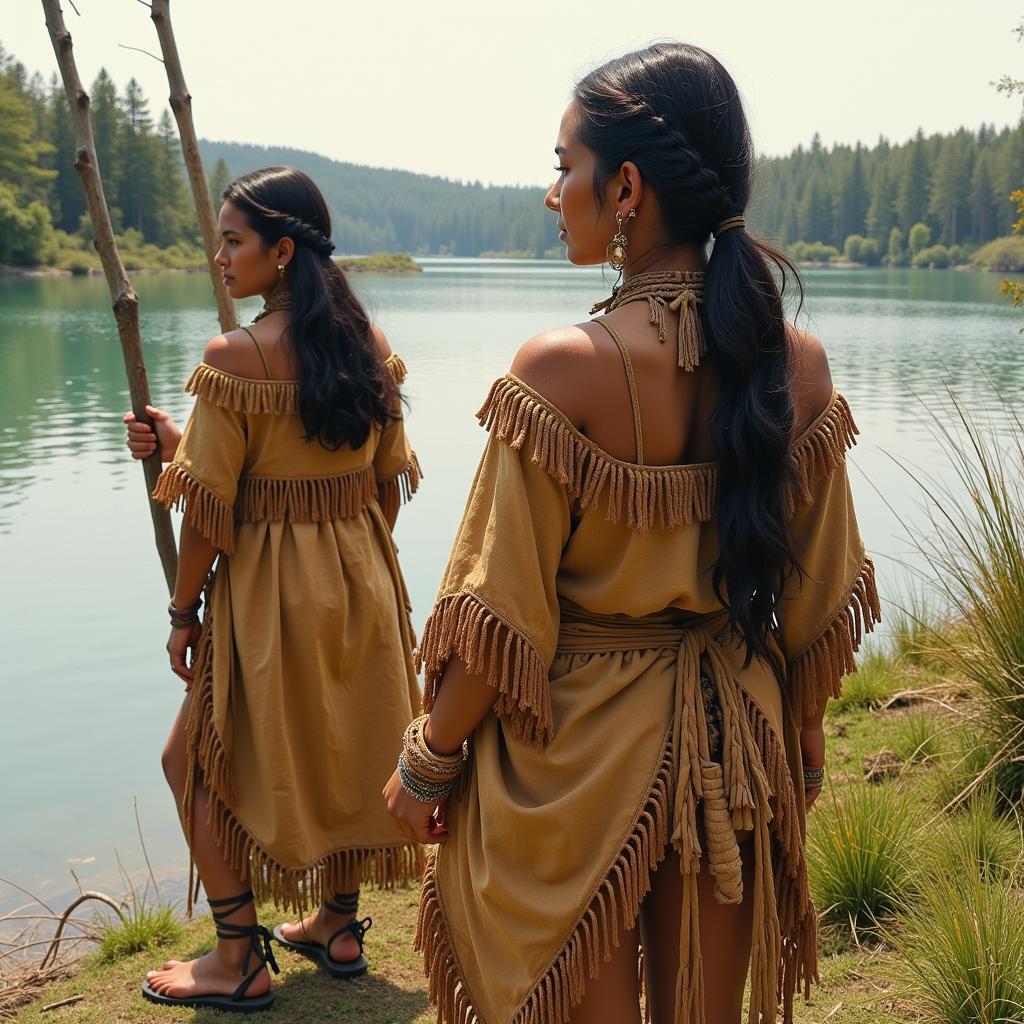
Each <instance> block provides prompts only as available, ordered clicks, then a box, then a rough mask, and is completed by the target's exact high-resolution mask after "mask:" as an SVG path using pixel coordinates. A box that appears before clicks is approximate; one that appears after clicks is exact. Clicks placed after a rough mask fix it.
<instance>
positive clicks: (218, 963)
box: [146, 949, 270, 999]
mask: <svg viewBox="0 0 1024 1024" xmlns="http://www.w3.org/2000/svg"><path fill="white" fill-rule="evenodd" d="M258 962H259V961H257V963H258ZM146 980H147V981H148V982H149V987H150V988H152V989H153V990H154V991H156V992H159V993H160V994H161V995H164V996H171V997H172V998H174V999H195V998H196V997H197V996H230V995H233V994H234V991H235V989H236V988H238V986H239V985H240V984H241V983H242V982H243V981H244V980H245V975H244V974H242V970H241V965H240V963H239V962H237V961H235V960H231V961H229V960H228V958H227V957H225V956H224V955H223V954H222V953H221V952H220V950H219V949H214V950H211V951H210V952H209V953H207V954H206V955H205V956H201V957H199V959H198V960H168V961H167V963H165V964H164V965H163V967H162V968H161V969H160V970H159V971H150V972H149V973H148V974H147V975H146ZM269 988H270V972H269V971H268V970H267V968H266V966H264V967H263V969H262V970H261V971H260V973H259V974H257V975H256V977H255V978H253V979H252V983H251V984H250V985H249V987H248V988H247V989H246V990H245V995H244V996H243V997H242V998H243V999H248V998H249V997H255V996H261V995H263V994H264V993H265V992H266V991H267V990H268V989H269Z"/></svg>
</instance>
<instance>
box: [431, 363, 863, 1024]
mask: <svg viewBox="0 0 1024 1024" xmlns="http://www.w3.org/2000/svg"><path fill="white" fill-rule="evenodd" d="M627 370H628V364H627ZM633 402H634V411H636V409H637V405H636V399H635V395H634V396H633ZM478 416H479V418H480V420H481V422H482V424H483V425H484V427H485V428H486V429H487V430H488V431H489V437H488V440H487V446H486V448H485V450H484V454H483V457H482V459H481V462H480V466H479V469H478V471H477V476H476V479H475V481H474V484H473V488H472V492H471V495H470V498H469V502H468V505H467V507H466V511H465V514H464V517H463V520H462V524H461V527H460V529H459V532H458V534H457V537H456V540H455V544H454V547H453V550H452V554H451V558H450V561H449V563H448V567H447V570H446V572H445V575H444V578H443V581H442V584H441V588H440V592H439V595H438V600H437V604H436V606H435V608H434V611H433V613H432V614H431V616H430V618H429V620H428V622H427V624H426V627H425V629H424V633H423V637H422V642H421V646H420V651H419V655H420V658H421V660H422V663H423V668H424V673H425V687H426V692H425V704H426V706H427V707H428V708H429V707H430V706H431V705H432V703H433V700H434V697H435V696H436V691H437V686H438V683H439V681H440V679H441V676H442V674H443V671H444V666H445V662H446V661H447V659H448V658H450V657H451V656H453V655H458V656H459V657H460V658H461V659H462V660H463V661H464V662H465V663H466V664H467V665H468V667H469V668H470V669H471V670H475V671H477V672H480V671H483V670H484V668H485V667H486V669H487V671H488V672H489V682H490V683H491V684H492V685H493V686H495V687H496V688H497V689H498V691H499V697H498V701H497V704H496V707H495V713H494V714H489V715H488V716H487V717H486V718H485V719H484V720H483V722H482V723H481V724H480V726H479V727H478V728H477V730H476V732H475V733H474V735H473V737H472V761H471V770H470V774H469V777H468V779H467V780H466V787H465V790H464V791H463V792H462V793H461V794H460V795H459V796H458V797H457V798H453V799H452V800H451V802H450V807H449V812H448V823H449V829H450V838H449V840H448V842H447V843H446V844H445V845H443V846H441V847H439V848H438V852H437V854H436V857H435V858H434V859H433V860H431V861H430V862H428V866H427V872H426V875H425V879H424V887H423V898H422V903H421V910H420V919H419V928H418V934H417V944H418V947H419V948H420V949H421V950H422V951H423V953H424V955H425V960H426V969H427V975H428V978H429V984H430V995H431V998H432V1000H433V1001H434V1002H435V1003H436V1004H437V1006H438V1018H439V1020H440V1021H442V1022H444V1024H510V1022H511V1024H560V1022H563V1021H565V1020H566V1018H567V1016H568V1014H569V1011H570V1009H571V1007H572V1006H574V1005H576V1004H577V1003H578V1002H579V1000H580V999H581V998H582V995H583V991H584V988H585V986H586V984H587V979H588V977H593V976H594V975H595V973H596V972H597V971H598V970H599V969H600V966H601V964H602V963H603V961H604V959H605V958H606V957H607V955H608V951H609V949H610V948H611V946H612V945H617V944H618V942H619V933H620V930H622V929H625V928H629V927H631V926H632V925H633V923H634V922H635V921H636V919H637V915H638V912H639V907H640V903H641V901H642V900H643V898H644V895H645V894H646V893H647V892H648V890H649V887H650V879H651V874H652V872H653V870H654V869H655V867H656V866H657V864H658V862H659V861H660V860H661V859H662V858H663V857H664V855H665V854H666V851H667V848H668V844H669V843H671V844H672V846H674V847H675V849H676V850H677V851H678V852H679V854H680V858H681V866H682V870H683V873H684V886H683V889H684V894H685V895H684V906H683V908H682V934H681V946H680V948H681V950H682V951H683V952H682V955H683V964H682V971H681V973H680V977H679V983H678V989H677V993H676V1019H677V1022H678V1024H702V1022H703V1020H704V1016H703V1005H704V1003H703V992H702V971H701V942H700V935H699V920H698V914H697V882H696V873H697V872H698V871H708V870H710V871H711V872H712V873H713V874H714V875H715V879H716V896H717V898H718V899H719V901H720V902H732V903H737V902H740V901H741V899H742V898H743V893H742V878H741V864H740V855H739V849H738V847H737V844H736V839H735V832H734V830H753V839H752V842H751V844H749V847H745V849H750V850H751V855H752V856H753V857H754V859H755V865H754V873H753V877H754V893H753V899H754V937H753V951H752V965H751V972H752V973H751V1002H750V1017H749V1020H750V1021H751V1022H758V1021H774V1020H775V1019H776V1006H777V1003H781V1004H782V1007H783V1014H784V1018H785V1020H786V1021H787V1022H788V1021H790V1020H791V1019H792V1002H793V995H794V992H795V990H796V989H797V988H798V987H800V988H803V989H804V990H805V991H807V990H809V985H810V983H811V981H812V980H816V976H817V965H816V949H815V942H816V931H815V911H814V907H813V904H812V902H811V899H810V897H809V895H808V890H807V873H806V866H805V861H804V804H803V799H802V793H803V785H802V764H801V755H800V748H799V723H800V721H801V717H802V716H803V715H806V714H809V713H811V712H812V711H813V710H814V709H816V708H818V707H820V706H821V704H822V702H823V701H825V700H826V699H827V697H828V696H829V695H830V694H834V693H837V692H838V689H839V684H840V679H841V678H842V676H843V675H844V674H845V673H848V672H850V671H852V669H853V653H854V651H855V650H856V648H857V646H858V644H859V642H860V639H861V632H862V630H863V629H870V628H871V627H872V626H873V624H874V623H875V622H876V621H877V620H878V618H879V609H878V597H877V594H876V592H875V585H874V573H873V567H872V564H871V561H870V560H869V559H868V558H866V557H865V554H864V547H863V545H862V543H861V540H860V537H859V535H858V532H857V525H856V521H855V518H854V512H853V507H852V504H851V500H850V489H849V486H848V483H847V476H846V470H845V453H846V450H847V448H848V447H849V446H850V445H852V444H853V443H854V435H855V434H856V432H857V430H856V427H855V425H854V422H853V419H852V417H851V415H850V410H849V408H848V406H847V403H846V401H845V400H844V399H843V398H842V397H841V396H840V395H839V394H837V393H834V394H833V395H832V397H831V399H830V401H829V403H828V406H827V408H825V410H824V411H823V412H822V413H821V414H820V415H819V416H818V417H817V419H816V420H815V421H814V422H813V423H812V424H811V425H810V426H809V427H808V428H807V429H806V430H804V431H803V433H802V434H801V435H800V436H799V438H798V439H797V440H796V442H795V443H794V445H793V447H792V454H791V458H792V460H793V463H794V465H795V470H796V474H795V475H796V479H797V481H798V483H797V484H796V486H795V488H794V490H793V492H792V493H791V495H790V508H791V512H792V517H793V518H792V523H793V530H794V533H795V537H796V543H797V555H798V557H799V560H800V564H801V565H802V567H803V569H804V574H805V575H804V579H803V584H802V586H801V585H800V583H799V582H798V581H794V582H793V583H792V585H791V586H790V588H789V591H788V592H787V593H786V595H785V600H784V601H783V602H782V609H781V647H782V649H781V650H780V651H778V658H779V672H780V674H781V675H782V678H783V680H784V685H781V686H780V682H779V678H778V677H777V675H776V673H775V672H774V671H773V669H772V668H770V667H769V666H767V665H766V664H764V663H763V662H761V661H758V660H756V659H755V661H754V662H753V663H752V664H751V665H750V667H748V668H746V669H744V668H743V654H742V651H741V650H740V649H738V647H737V646H736V645H735V643H733V642H731V641H730V640H729V638H728V637H727V636H726V635H725V634H724V630H723V611H722V608H721V605H720V604H719V602H718V601H717V600H716V598H715V596H714V594H713V592H712V587H711V572H710V570H711V568H712V566H713V565H714V563H715V561H716V559H717V556H718V546H717V540H716V533H715V526H714V522H713V517H714V511H715V501H716V497H715V490H716V479H717V466H716V464H714V463H703V464H699V465H678V466H648V465H643V464H642V463H643V454H642V452H643V446H642V438H641V437H640V436H639V434H638V436H637V451H638V453H639V454H638V462H637V463H635V464H634V463H628V462H623V461H622V460H619V459H616V458H613V457H611V456H610V455H608V454H607V453H606V452H604V451H603V450H602V449H601V448H599V447H598V446H597V445H595V444H594V443H593V442H592V441H591V440H589V439H588V438H587V437H585V436H584V435H583V434H582V433H580V431H578V430H577V429H576V428H575V427H574V426H573V424H572V423H571V421H570V420H568V419H567V418H566V417H565V416H564V415H563V414H562V413H561V412H560V411H559V410H558V409H557V408H556V407H555V406H554V405H552V404H551V403H550V402H549V401H547V400H546V399H545V398H544V397H543V396H542V395H540V394H538V393H537V392H536V391H534V390H532V389H531V388H530V387H528V386H527V385H526V384H525V383H524V382H523V381H521V380H519V379H518V378H516V377H514V376H511V375H509V376H506V377H504V378H502V379H500V380H498V381H497V382H496V383H495V384H494V385H493V387H492V388H491V391H490V394H489V395H488V397H487V400H486V402H485V403H484V405H483V408H482V409H481V410H480V412H479V414H478ZM709 697H710V698H717V700H712V701H710V702H709ZM715 704H717V708H718V710H716V711H715V712H714V721H712V713H711V711H710V708H712V707H714V706H715ZM716 750H720V755H716V753H715V751H716ZM699 825H701V826H703V828H702V831H699V830H698V826H699ZM701 835H706V836H707V837H708V842H707V848H706V849H702V848H701V843H700V838H701Z"/></svg>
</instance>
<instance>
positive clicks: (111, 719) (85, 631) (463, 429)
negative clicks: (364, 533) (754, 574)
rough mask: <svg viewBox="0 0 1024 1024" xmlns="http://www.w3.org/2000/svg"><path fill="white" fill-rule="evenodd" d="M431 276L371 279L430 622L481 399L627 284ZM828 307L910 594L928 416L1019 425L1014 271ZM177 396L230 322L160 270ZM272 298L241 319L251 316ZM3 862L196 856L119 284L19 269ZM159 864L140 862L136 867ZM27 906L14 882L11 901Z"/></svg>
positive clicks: (410, 547)
mask: <svg viewBox="0 0 1024 1024" xmlns="http://www.w3.org/2000/svg"><path fill="white" fill-rule="evenodd" d="M425 267H426V269H425V272H424V273H423V274H421V275H416V276H414V277H400V278H399V277H395V278H389V277H356V278H355V284H356V287H357V288H358V290H359V292H360V294H361V295H362V296H363V298H364V299H365V300H366V302H367V303H368V305H369V306H370V308H371V311H372V315H373V316H374V318H375V319H376V320H377V321H378V322H379V323H380V324H381V325H382V326H383V327H384V329H385V331H386V332H387V334H388V336H389V337H390V339H391V341H392V344H393V346H394V347H395V348H396V350H397V351H399V352H400V353H401V354H402V356H403V357H404V359H405V361H406V363H407V364H408V366H409V370H410V376H409V380H408V384H407V388H406V392H407V396H408V398H409V401H410V406H411V409H410V414H409V429H410V432H411V434H412V437H413V442H414V444H415V446H416V448H417V451H418V452H419V455H420V458H421V461H422V463H423V466H424V469H425V471H426V480H425V482H424V484H423V487H422V489H421V491H420V494H419V495H418V496H417V498H416V499H415V501H414V502H413V503H412V505H411V506H409V508H407V509H406V510H404V511H403V513H402V516H401V518H400V521H399V525H398V529H397V540H398V545H399V548H400V551H401V559H402V564H403V566H404V569H405V572H406V577H407V580H408V583H409V589H410V592H411V595H412V598H413V603H414V607H415V613H414V619H415V621H416V624H417V626H419V625H420V624H422V621H423V619H424V617H425V616H426V614H427V612H428V611H429V607H430V603H431V601H432V598H433V594H434V589H435V587H436V584H437V581H438V578H439V575H440V572H441V569H442V567H443V564H444V561H445V558H446V556H447V551H448V547H449V544H450V542H451V539H452V536H453V534H454V531H455V527H456V525H457V523H458V519H459V516H460V515H461V512H462V508H463V504H464V501H465V496H466V490H467V487H468V485H469V481H470V478H471V475H472V472H473V469H474V467H475V462H476V459H477V457H478V455H479V451H480V448H481V445H482V442H483V434H482V432H481V430H480V428H479V427H478V426H477V425H476V421H475V419H474V418H473V413H474V411H475V410H476V408H477V407H478V406H479V404H480V402H481V401H482V400H483V397H484V396H485V394H486V392H487V388H488V386H489V385H490V383H491V381H492V380H493V379H494V378H495V377H497V376H499V375H500V374H502V373H504V372H505V370H506V369H507V368H508V365H509V362H510V360H511V358H512V356H513V354H514V352H515V350H516V348H517V346H518V345H519V344H520V343H521V342H522V341H523V340H524V339H525V338H527V337H529V336H530V335H532V334H535V333H536V332H538V331H540V330H543V329H544V328H547V327H552V326H555V325H558V324H563V323H571V322H576V321H579V320H582V319H586V314H587V310H588V309H589V308H590V306H591V304H592V303H593V302H594V301H595V300H596V299H599V298H602V297H604V296H605V295H606V294H607V292H608V288H609V286H610V283H611V280H610V278H606V279H604V280H602V275H601V273H600V272H599V271H597V270H578V269H574V268H571V267H569V266H567V265H564V264H546V263H545V264H538V263H531V262H517V261H481V260H429V261H425ZM806 283H807V311H806V317H807V324H806V326H807V327H808V328H809V329H810V330H812V331H814V332H815V333H817V334H818V335H819V336H820V337H821V338H822V339H823V341H824V342H825V345H826V347H827V348H828V351H829V356H830V359H831V364H832V371H833V376H834V378H835V380H836V383H837V385H838V386H839V388H840V389H841V390H842V391H843V392H844V394H845V395H846V396H847V398H848V399H849V401H850V403H851V405H852V406H853V410H854V413H855V415H856V418H857V421H858V424H859V425H860V428H861V432H862V440H861V443H860V444H859V445H858V447H857V449H856V450H855V452H854V454H853V456H852V457H851V461H852V463H853V466H854V469H853V474H852V476H853V481H854V487H855V488H856V492H857V500H858V510H859V514H860V519H861V526H862V530H863V533H864V535H865V538H866V540H867V543H868V546H869V548H870V549H871V551H872V552H873V553H874V554H875V555H876V556H877V559H876V560H877V562H878V564H879V569H880V573H881V577H882V586H883V589H884V591H886V592H887V593H889V594H890V595H891V594H894V593H895V592H896V591H897V590H898V589H900V588H901V587H902V586H904V581H905V579H906V569H905V568H904V567H903V566H902V563H903V562H905V561H907V560H908V559H909V561H911V562H913V555H912V554H910V553H908V551H907V548H908V545H907V543H906V541H905V539H903V537H902V532H903V531H902V529H901V527H900V525H899V522H898V517H903V518H908V519H909V520H910V521H911V522H915V521H916V522H919V521H920V519H919V515H918V513H917V512H916V511H915V507H914V503H915V501H916V492H915V489H914V486H913V485H912V483H911V482H910V480H909V478H908V476H907V474H906V472H905V471H904V470H903V469H900V468H899V466H898V465H897V464H896V462H895V461H894V457H895V459H903V460H905V461H908V462H909V463H911V464H912V465H913V466H915V467H917V468H920V469H924V470H926V471H934V472H937V473H941V472H942V470H943V466H944V465H945V462H944V457H943V453H942V450H941V446H940V445H939V444H938V443H937V442H936V441H935V439H934V437H933V435H932V433H931V431H930V429H929V425H928V419H927V411H928V409H929V408H933V407H935V404H936V402H937V401H938V400H939V399H940V397H941V396H942V395H943V394H944V389H945V387H946V386H950V387H953V388H954V389H956V391H957V392H958V393H959V394H960V396H961V397H962V398H963V399H964V400H965V401H966V402H967V403H968V404H969V405H970V406H971V407H972V409H974V410H976V411H979V412H982V413H984V414H986V415H990V416H991V417H992V418H993V422H994V424H995V426H996V427H997V429H1000V430H1009V429H1010V424H1009V423H1008V422H1006V420H1005V417H1003V414H1002V411H1001V408H1000V406H999V404H998V402H996V401H995V399H994V391H993V387H998V389H999V390H1000V391H1001V392H1002V393H1003V395H1004V396H1005V397H1006V398H1007V399H1009V400H1010V401H1011V402H1012V403H1018V407H1019V403H1020V402H1021V400H1022V399H1024V347H1022V345H1021V340H1020V337H1019V335H1018V327H1019V326H1020V323H1021V321H1022V319H1024V317H1022V316H1021V314H1020V313H1018V312H1016V311H1014V310H1012V309H1010V308H1009V307H1008V306H1007V304H1006V303H1005V301H1004V300H1003V299H1002V297H1001V296H1000V295H999V290H998V285H999V280H998V277H997V276H995V275H990V274H981V273H956V272H928V271H911V270H893V271H887V270H870V271H840V270H828V271H809V272H808V273H807V275H806ZM136 287H137V288H138V290H139V292H140V295H141V300H142V326H143V337H144V344H145V350H146V360H147V367H148V370H149V375H150V383H151V388H152V391H153V394H154V396H155V397H156V399H157V401H158V402H159V403H161V404H162V405H163V407H164V408H166V409H168V410H169V411H170V412H171V413H172V414H173V415H174V416H175V417H176V418H179V419H180V420H181V421H182V422H183V421H184V418H185V416H186V415H187V411H188V407H189V399H188V397H187V396H186V395H184V394H183V392H182V391H181V386H182V383H183V382H184V380H185V379H186V377H187V376H188V373H189V371H190V370H191V368H192V366H193V365H194V364H195V362H196V361H197V360H198V358H199V355H200V353H201V350H202V346H203V343H204V341H205V339H206V338H208V337H209V336H210V335H212V334H214V333H216V331H217V327H216V320H215V314H214V307H213V302H212V298H211V295H210V288H209V284H208V282H207V280H206V278H205V277H204V276H202V275H197V274H187V275H186V274H181V275H174V274H172V275H160V276H146V277H143V276H140V277H139V278H138V279H137V281H136ZM257 305H258V304H256V303H252V302H250V303H247V304H246V305H244V306H243V308H242V310H241V313H242V315H243V318H244V317H247V316H251V314H252V313H254V312H255V309H256V308H257ZM0 317H2V321H0V322H2V324H3V330H2V332H0V571H2V574H3V581H4V586H3V588H2V593H0V635H2V636H3V638H4V660H3V668H2V670H0V672H2V676H0V678H2V683H0V693H2V704H0V707H2V721H3V742H2V744H0V779H2V780H3V790H2V793H3V795H2V797H0V876H4V877H7V878H12V879H14V880H15V881H17V882H18V883H19V884H22V885H25V886H26V887H28V888H31V889H33V890H36V891H39V892H40V893H44V894H48V895H50V896H51V897H53V898H54V899H55V900H56V901H57V902H59V901H60V898H61V897H62V896H63V894H65V893H66V892H67V891H69V890H70V888H71V887H72V884H73V883H72V881H71V878H70V875H69V871H68V868H69V867H74V868H75V870H76V871H77V872H78V874H79V877H80V878H81V880H82V883H83V885H86V886H87V887H98V888H108V889H113V890H117V889H119V888H120V882H119V881H118V878H117V873H116V865H115V861H114V848H115V847H116V848H117V849H118V850H119V851H120V852H121V854H122V856H123V858H124V859H125V861H126V863H127V865H128V867H129V870H136V871H137V870H138V868H139V866H140V864H141V857H140V855H139V854H138V852H137V851H138V844H137V840H136V839H135V823H134V820H133V815H132V798H133V797H135V796H137V797H138V799H139V806H140V810H141V817H142V823H143V827H144V830H145V834H146V838H147V843H148V845H149V850H150V854H151V858H152V859H153V861H154V865H155V867H156V869H157V871H158V873H159V874H161V875H163V876H165V877H167V878H171V879H175V880H176V886H177V888H175V887H174V885H173V884H172V892H173V891H178V892H180V891H181V885H182V876H183V867H184V860H183V857H184V853H183V844H182V841H181V839H180V836H179V834H178V829H177V823H176V820H175V817H174V812H173V808H172V807H171V803H170V799H169V796H168V795H167V792H166V789H165V786H164V782H163V779H162V776H161V772H160V766H159V752H160V749H161V747H162V744H163V741H164V739H165V737H166V734H167V731H168V728H169V726H170V722H171V720H172V718H173V715H174V712H175V710H176V708H177V706H178V704H179V702H180V699H181V685H180V683H179V682H178V681H177V680H176V679H175V677H174V676H172V675H171V674H170V673H169V672H168V671H167V669H166V667H165V663H166V658H165V656H164V654H163V644H164V642H165V639H166V625H165V618H166V617H165V615H164V610H163V609H164V606H165V604H166V593H165V591H164V588H163V583H162V579H161V574H160V569H159V565H158V563H157V559H156V555H155V552H154V549H153V545H152V540H151V535H150V525H149V517H148V514H147V512H146V507H145V503H146V496H145V493H144V490H143V482H142V474H141V471H140V470H139V468H138V467H137V466H136V465H134V464H133V463H131V462H130V460H129V459H127V457H126V452H125V449H124V447H123V428H122V425H121V422H120V416H121V412H122V410H123V409H124V408H125V407H126V406H127V401H128V399H127V387H126V384H125V382H124V372H123V368H122V364H121V355H120V348H119V345H118V342H117V335H116V330H115V327H114V323H113V319H112V317H111V315H110V312H109V300H108V295H107V291H106V287H105V285H104V283H103V281H102V280H101V279H95V278H93V279H68V278H57V279H34V280H0ZM139 877H141V875H140V876H139ZM10 902H11V901H10V900H7V899H6V893H4V892H3V891H0V911H2V910H3V909H5V906H7V905H8V904H9V903H10Z"/></svg>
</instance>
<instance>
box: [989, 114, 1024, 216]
mask: <svg viewBox="0 0 1024 1024" xmlns="http://www.w3.org/2000/svg"><path fill="white" fill-rule="evenodd" d="M992 178H993V184H994V192H995V196H994V198H995V206H996V225H995V227H996V235H997V236H1002V235H1008V234H1010V233H1011V232H1012V231H1013V225H1014V224H1015V223H1016V221H1017V216H1018V213H1017V204H1016V203H1014V202H1013V200H1012V199H1010V194H1011V193H1012V192H1014V191H1016V190H1017V189H1019V188H1020V187H1021V184H1022V183H1024V124H1022V125H1018V126H1017V127H1016V128H1012V129H1011V128H1007V129H1004V130H1003V132H1002V133H1001V134H1000V136H999V140H998V142H997V143H996V155H995V167H994V172H993V175H992Z"/></svg>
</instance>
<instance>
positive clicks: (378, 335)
mask: <svg viewBox="0 0 1024 1024" xmlns="http://www.w3.org/2000/svg"><path fill="white" fill-rule="evenodd" d="M370 330H371V332H372V333H373V343H374V344H375V345H376V346H377V352H378V354H379V355H380V357H381V359H387V358H388V356H390V355H391V345H390V344H389V343H388V339H387V338H386V337H385V335H384V332H383V331H382V330H381V329H380V328H379V327H378V326H377V325H376V324H370Z"/></svg>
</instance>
